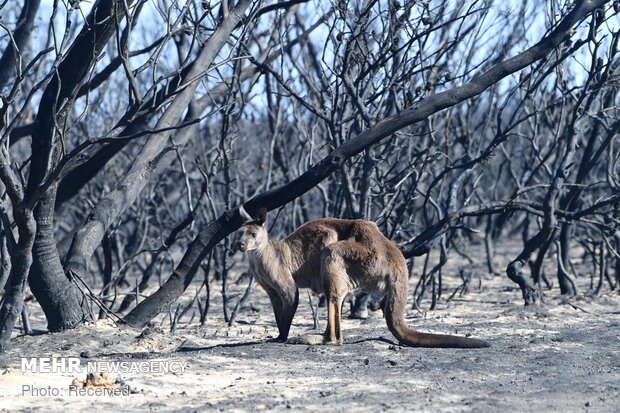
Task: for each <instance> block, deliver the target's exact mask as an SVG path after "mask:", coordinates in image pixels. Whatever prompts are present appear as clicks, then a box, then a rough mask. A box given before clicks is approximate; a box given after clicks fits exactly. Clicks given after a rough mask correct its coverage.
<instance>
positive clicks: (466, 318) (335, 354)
mask: <svg viewBox="0 0 620 413" xmlns="http://www.w3.org/2000/svg"><path fill="white" fill-rule="evenodd" d="M513 253H514V251H510V249H508V248H506V251H503V254H499V255H498V257H497V264H498V267H497V268H504V267H505V264H506V263H507V260H508V258H509V257H510V256H514V255H512V254H513ZM577 265H578V264H577ZM459 267H461V268H466V270H467V271H473V276H472V281H471V283H470V284H471V285H470V287H469V292H468V293H467V294H466V295H463V296H459V294H456V295H455V296H454V298H453V299H452V300H450V301H449V302H447V303H446V300H445V299H446V298H447V297H449V296H450V294H451V293H452V291H454V290H455V289H456V288H457V287H458V286H459V283H460V281H459V280H460V279H459V277H458V268H459ZM577 268H578V270H579V266H577ZM582 269H583V271H584V273H585V271H587V268H585V267H583V268H582ZM418 271H419V270H418ZM413 280H417V277H414V278H413V279H412V287H413ZM578 281H579V284H580V286H581V287H582V290H583V291H586V290H587V289H588V288H587V287H588V286H589V283H590V279H589V277H588V278H587V277H582V278H579V280H578ZM444 282H445V284H444V288H445V290H444V295H443V298H442V300H441V301H440V302H439V304H438V309H437V310H436V311H428V312H425V313H421V312H419V311H415V310H409V314H408V316H407V321H408V323H409V324H410V325H411V326H413V328H416V329H419V330H421V331H427V332H436V333H449V334H459V335H471V336H473V337H476V338H482V339H485V340H488V341H490V342H491V344H492V347H491V348H484V349H473V350H461V349H419V348H408V347H401V346H399V345H398V344H397V343H396V341H395V339H394V338H393V337H392V336H391V335H390V333H389V331H388V329H387V328H386V326H385V322H384V320H383V318H382V314H381V311H378V312H374V313H371V316H370V318H369V319H367V320H364V321H361V320H345V321H344V333H345V344H344V345H342V346H308V345H296V344H277V343H268V342H266V341H265V339H266V338H267V337H268V336H274V335H276V327H275V322H274V319H273V315H272V311H271V307H270V304H269V300H268V298H267V295H266V294H265V293H264V292H263V291H262V289H260V288H258V287H257V288H256V289H255V290H254V292H253V293H252V295H251V296H250V298H249V299H248V301H247V303H246V305H245V306H244V307H243V308H242V310H241V312H240V313H239V315H238V320H237V322H236V324H235V325H234V326H233V327H230V328H229V327H228V326H227V325H226V323H224V322H223V320H222V317H221V312H220V313H218V312H217V311H216V310H219V309H221V305H222V304H221V303H222V301H221V297H220V294H219V290H218V291H215V290H216V288H218V286H217V284H215V283H214V285H213V286H212V287H211V288H212V291H211V296H212V300H211V310H210V313H209V318H208V321H207V323H206V325H204V326H202V327H201V326H199V324H198V323H197V322H196V321H195V320H194V321H192V322H189V323H188V322H183V323H181V324H180V325H179V326H178V327H177V329H176V331H175V332H174V333H170V332H169V330H170V328H169V323H167V321H166V320H167V316H162V317H161V318H160V320H159V321H161V322H162V323H163V324H162V325H161V327H153V328H150V329H148V330H147V331H146V332H144V333H141V332H140V331H136V330H133V329H130V328H128V327H123V326H117V325H115V324H114V323H113V322H111V321H110V320H102V321H98V322H96V323H91V324H87V325H83V326H81V327H79V328H77V329H74V330H72V331H67V332H63V333H54V334H41V335H34V336H18V337H16V338H15V339H14V340H13V343H12V344H13V346H12V349H11V351H10V353H9V354H8V355H7V357H6V358H5V359H4V360H3V365H2V368H0V411H2V412H5V411H7V412H15V411H32V412H39V411H40V412H65V411H83V410H85V409H89V408H96V409H97V410H98V411H115V412H121V411H124V412H144V411H179V412H181V411H183V412H185V411H216V410H219V411H264V410H270V411H271V410H288V409H292V411H299V410H306V411H319V410H324V409H325V408H328V409H329V410H332V411H356V412H357V411H368V412H376V411H388V410H389V411H408V412H411V411H415V412H536V411H537V412H563V413H566V412H618V406H620V295H619V294H618V292H617V291H615V292H610V291H609V286H608V285H605V289H604V290H603V293H602V294H601V295H600V296H599V297H597V298H596V299H594V298H592V297H590V296H589V295H588V294H581V295H579V296H578V297H574V298H571V299H570V300H566V299H563V298H561V297H559V293H558V291H557V288H555V289H553V290H551V291H548V292H547V294H546V304H545V305H544V306H541V307H538V308H527V309H525V308H524V307H523V306H522V301H521V298H520V293H519V291H518V289H517V288H516V287H515V286H514V285H513V284H512V283H511V282H510V281H509V280H508V279H507V278H506V277H504V276H500V275H491V274H489V273H488V271H486V270H485V269H483V267H482V266H479V265H470V264H468V263H467V262H466V261H464V260H463V259H461V258H458V257H456V258H451V259H450V261H449V264H448V267H447V268H446V270H445V271H444ZM231 284H232V283H231ZM192 287H193V286H192ZM230 288H231V292H232V293H239V294H241V293H242V292H243V291H244V289H245V286H244V285H231V287H230ZM190 291H195V289H193V290H192V288H190ZM187 295H192V294H190V293H188V294H187ZM218 300H219V301H218ZM422 304H423V306H424V307H425V308H428V305H429V303H428V301H427V300H426V301H423V303H422ZM218 306H219V307H218ZM31 307H32V306H31ZM33 310H34V307H33ZM319 314H320V316H321V326H320V327H321V328H324V326H325V309H324V308H320V309H319ZM346 315H348V307H347V308H345V316H346ZM32 317H33V326H34V327H35V328H38V329H41V328H44V326H45V324H44V320H43V318H42V317H41V315H40V314H38V313H36V311H33V314H32ZM164 321H166V322H164ZM312 327H313V318H312V312H311V307H310V305H309V300H308V296H307V293H306V292H305V291H303V290H302V292H301V294H300V305H299V309H298V312H297V316H296V317H295V320H294V322H293V328H292V331H291V337H296V336H303V335H306V334H309V333H310V331H309V330H311V329H312ZM30 357H71V358H80V357H81V358H80V363H81V366H83V365H84V364H85V363H87V362H92V361H96V362H122V361H124V362H130V363H134V364H130V365H131V366H132V368H135V367H136V366H138V365H139V366H141V367H139V368H140V369H142V368H144V369H146V368H149V369H151V370H156V367H157V366H160V367H158V368H159V370H162V369H165V368H166V366H168V368H171V369H172V368H173V367H174V369H175V370H176V371H175V372H162V371H150V372H136V371H133V372H128V373H125V374H122V380H119V381H120V382H121V383H124V385H125V386H128V387H124V389H125V390H124V391H123V392H122V394H117V395H111V394H104V395H76V394H75V393H71V392H70V390H69V386H70V384H71V383H72V380H73V379H74V378H79V379H80V380H84V379H85V377H86V373H81V374H76V373H71V372H65V373H63V372H55V373H41V372H33V371H30V370H28V369H26V370H27V371H22V367H21V363H22V358H30ZM74 360H75V359H74ZM159 362H162V363H159ZM165 363H168V364H165ZM110 365H112V364H110ZM154 366H155V367H154ZM180 366H183V367H185V369H184V371H182V372H181V371H178V370H179V369H180ZM117 376H119V374H114V373H112V374H111V375H110V377H111V381H115V379H117V378H118V379H120V377H117ZM36 393H38V394H39V395H38V396H37V395H34V394H36Z"/></svg>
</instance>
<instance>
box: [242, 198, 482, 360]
mask: <svg viewBox="0 0 620 413" xmlns="http://www.w3.org/2000/svg"><path fill="white" fill-rule="evenodd" d="M240 212H241V215H242V217H243V218H244V219H245V220H246V224H245V225H244V226H243V227H242V228H241V229H240V230H239V231H240V232H241V236H240V239H239V242H238V244H237V249H238V250H239V251H241V252H248V253H249V260H250V272H251V273H252V274H253V275H254V278H255V279H256V281H257V282H258V284H259V285H260V286H262V287H263V289H264V290H265V291H266V292H267V294H268V295H269V299H270V300H271V304H272V306H273V310H274V314H275V318H276V324H277V326H278V331H279V335H278V337H277V338H276V339H275V340H274V341H278V342H285V341H286V340H287V338H288V334H289V330H290V327H291V323H292V321H293V317H294V315H295V311H296V310H297V305H298V303H299V292H298V289H299V288H310V289H312V291H314V292H315V293H316V294H324V295H325V297H326V300H327V328H326V330H325V333H324V334H323V335H322V337H321V342H319V343H318V344H337V345H340V344H342V342H343V336H342V322H341V319H342V303H343V301H344V299H345V296H346V295H347V293H348V292H349V291H351V290H359V291H365V292H368V293H371V294H372V295H373V296H377V295H379V296H382V295H386V301H385V307H384V314H385V320H386V322H387V326H388V329H389V330H390V332H391V333H392V334H393V335H394V337H396V338H397V339H398V340H399V342H400V343H402V344H405V345H408V346H413V347H457V348H479V347H489V343H487V342H485V341H482V340H476V339H471V338H466V337H457V336H450V335H443V334H427V333H420V332H417V331H415V330H412V329H411V328H409V327H408V326H407V324H406V322H405V319H404V314H405V311H406V309H405V308H406V304H407V297H408V290H409V280H408V271H407V263H406V260H405V257H404V256H403V254H402V253H401V252H400V250H399V249H398V247H396V245H395V244H394V243H392V241H390V240H389V239H387V238H386V237H385V236H384V235H383V234H382V233H381V231H380V230H379V228H378V227H377V225H376V224H375V223H374V222H371V221H364V220H359V219H358V220H350V219H336V218H322V219H317V220H315V221H310V222H307V223H305V224H304V225H302V226H301V227H299V228H298V229H297V230H296V231H295V232H293V233H292V234H291V235H289V236H288V237H286V238H285V239H283V240H280V241H274V240H269V237H268V234H267V229H266V228H265V220H266V213H267V211H266V210H264V209H263V210H260V211H259V212H258V214H257V218H256V219H253V218H252V217H251V216H249V214H248V213H247V212H246V211H245V210H244V209H243V208H240ZM307 343H308V344H317V343H314V342H310V341H308V342H307Z"/></svg>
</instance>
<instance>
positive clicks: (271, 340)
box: [267, 336, 286, 343]
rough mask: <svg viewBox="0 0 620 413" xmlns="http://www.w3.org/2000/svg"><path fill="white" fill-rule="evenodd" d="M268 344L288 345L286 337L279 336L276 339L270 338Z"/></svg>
mask: <svg viewBox="0 0 620 413" xmlns="http://www.w3.org/2000/svg"><path fill="white" fill-rule="evenodd" d="M267 343H286V337H283V336H278V337H275V338H273V337H272V338H268V339H267Z"/></svg>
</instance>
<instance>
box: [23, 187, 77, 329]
mask: <svg viewBox="0 0 620 413" xmlns="http://www.w3.org/2000/svg"><path fill="white" fill-rule="evenodd" d="M54 190H55V188H51V189H50V191H48V193H47V194H46V195H45V196H44V197H43V198H42V199H41V201H40V202H39V204H38V205H37V207H36V208H35V210H34V218H35V220H36V221H37V231H36V237H35V240H34V245H33V248H32V258H33V262H32V267H31V268H30V275H29V277H28V283H29V285H30V290H31V291H32V293H33V294H34V296H35V298H36V299H37V301H38V302H39V304H40V305H41V308H42V309H43V312H44V313H45V317H46V318H47V328H48V329H49V330H50V331H60V330H64V329H67V328H72V327H75V326H76V325H77V324H79V323H80V322H81V321H82V320H84V319H85V318H87V317H88V316H87V314H86V313H85V308H83V305H84V297H83V295H82V293H81V291H80V290H78V289H77V287H76V286H75V284H74V283H72V282H71V280H70V279H69V278H67V276H66V275H65V272H64V271H63V268H62V264H61V262H60V257H59V255H58V249H57V248H56V240H55V238H54V203H55V192H54Z"/></svg>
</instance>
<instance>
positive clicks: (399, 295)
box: [385, 276, 491, 348]
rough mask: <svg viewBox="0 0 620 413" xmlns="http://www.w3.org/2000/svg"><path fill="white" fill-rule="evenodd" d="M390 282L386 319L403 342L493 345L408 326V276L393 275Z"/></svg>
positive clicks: (438, 345) (443, 345) (439, 344)
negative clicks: (406, 313) (417, 329)
mask: <svg viewBox="0 0 620 413" xmlns="http://www.w3.org/2000/svg"><path fill="white" fill-rule="evenodd" d="M388 284H389V285H388V296H387V302H386V303H385V321H386V322H387V325H388V328H389V329H390V331H391V332H392V334H393V335H394V337H396V338H397V339H398V340H399V341H400V342H401V343H403V344H405V345H407V346H412V347H444V348H448V347H452V348H480V347H490V346H491V345H490V344H489V343H488V342H486V341H482V340H476V339H473V338H466V337H457V336H450V335H446V334H427V333H420V332H417V331H415V330H412V329H411V328H409V327H408V326H407V323H406V322H405V317H404V312H405V307H406V306H407V296H408V287H409V282H408V280H407V277H398V276H392V277H391V279H390V280H389V283H388Z"/></svg>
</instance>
